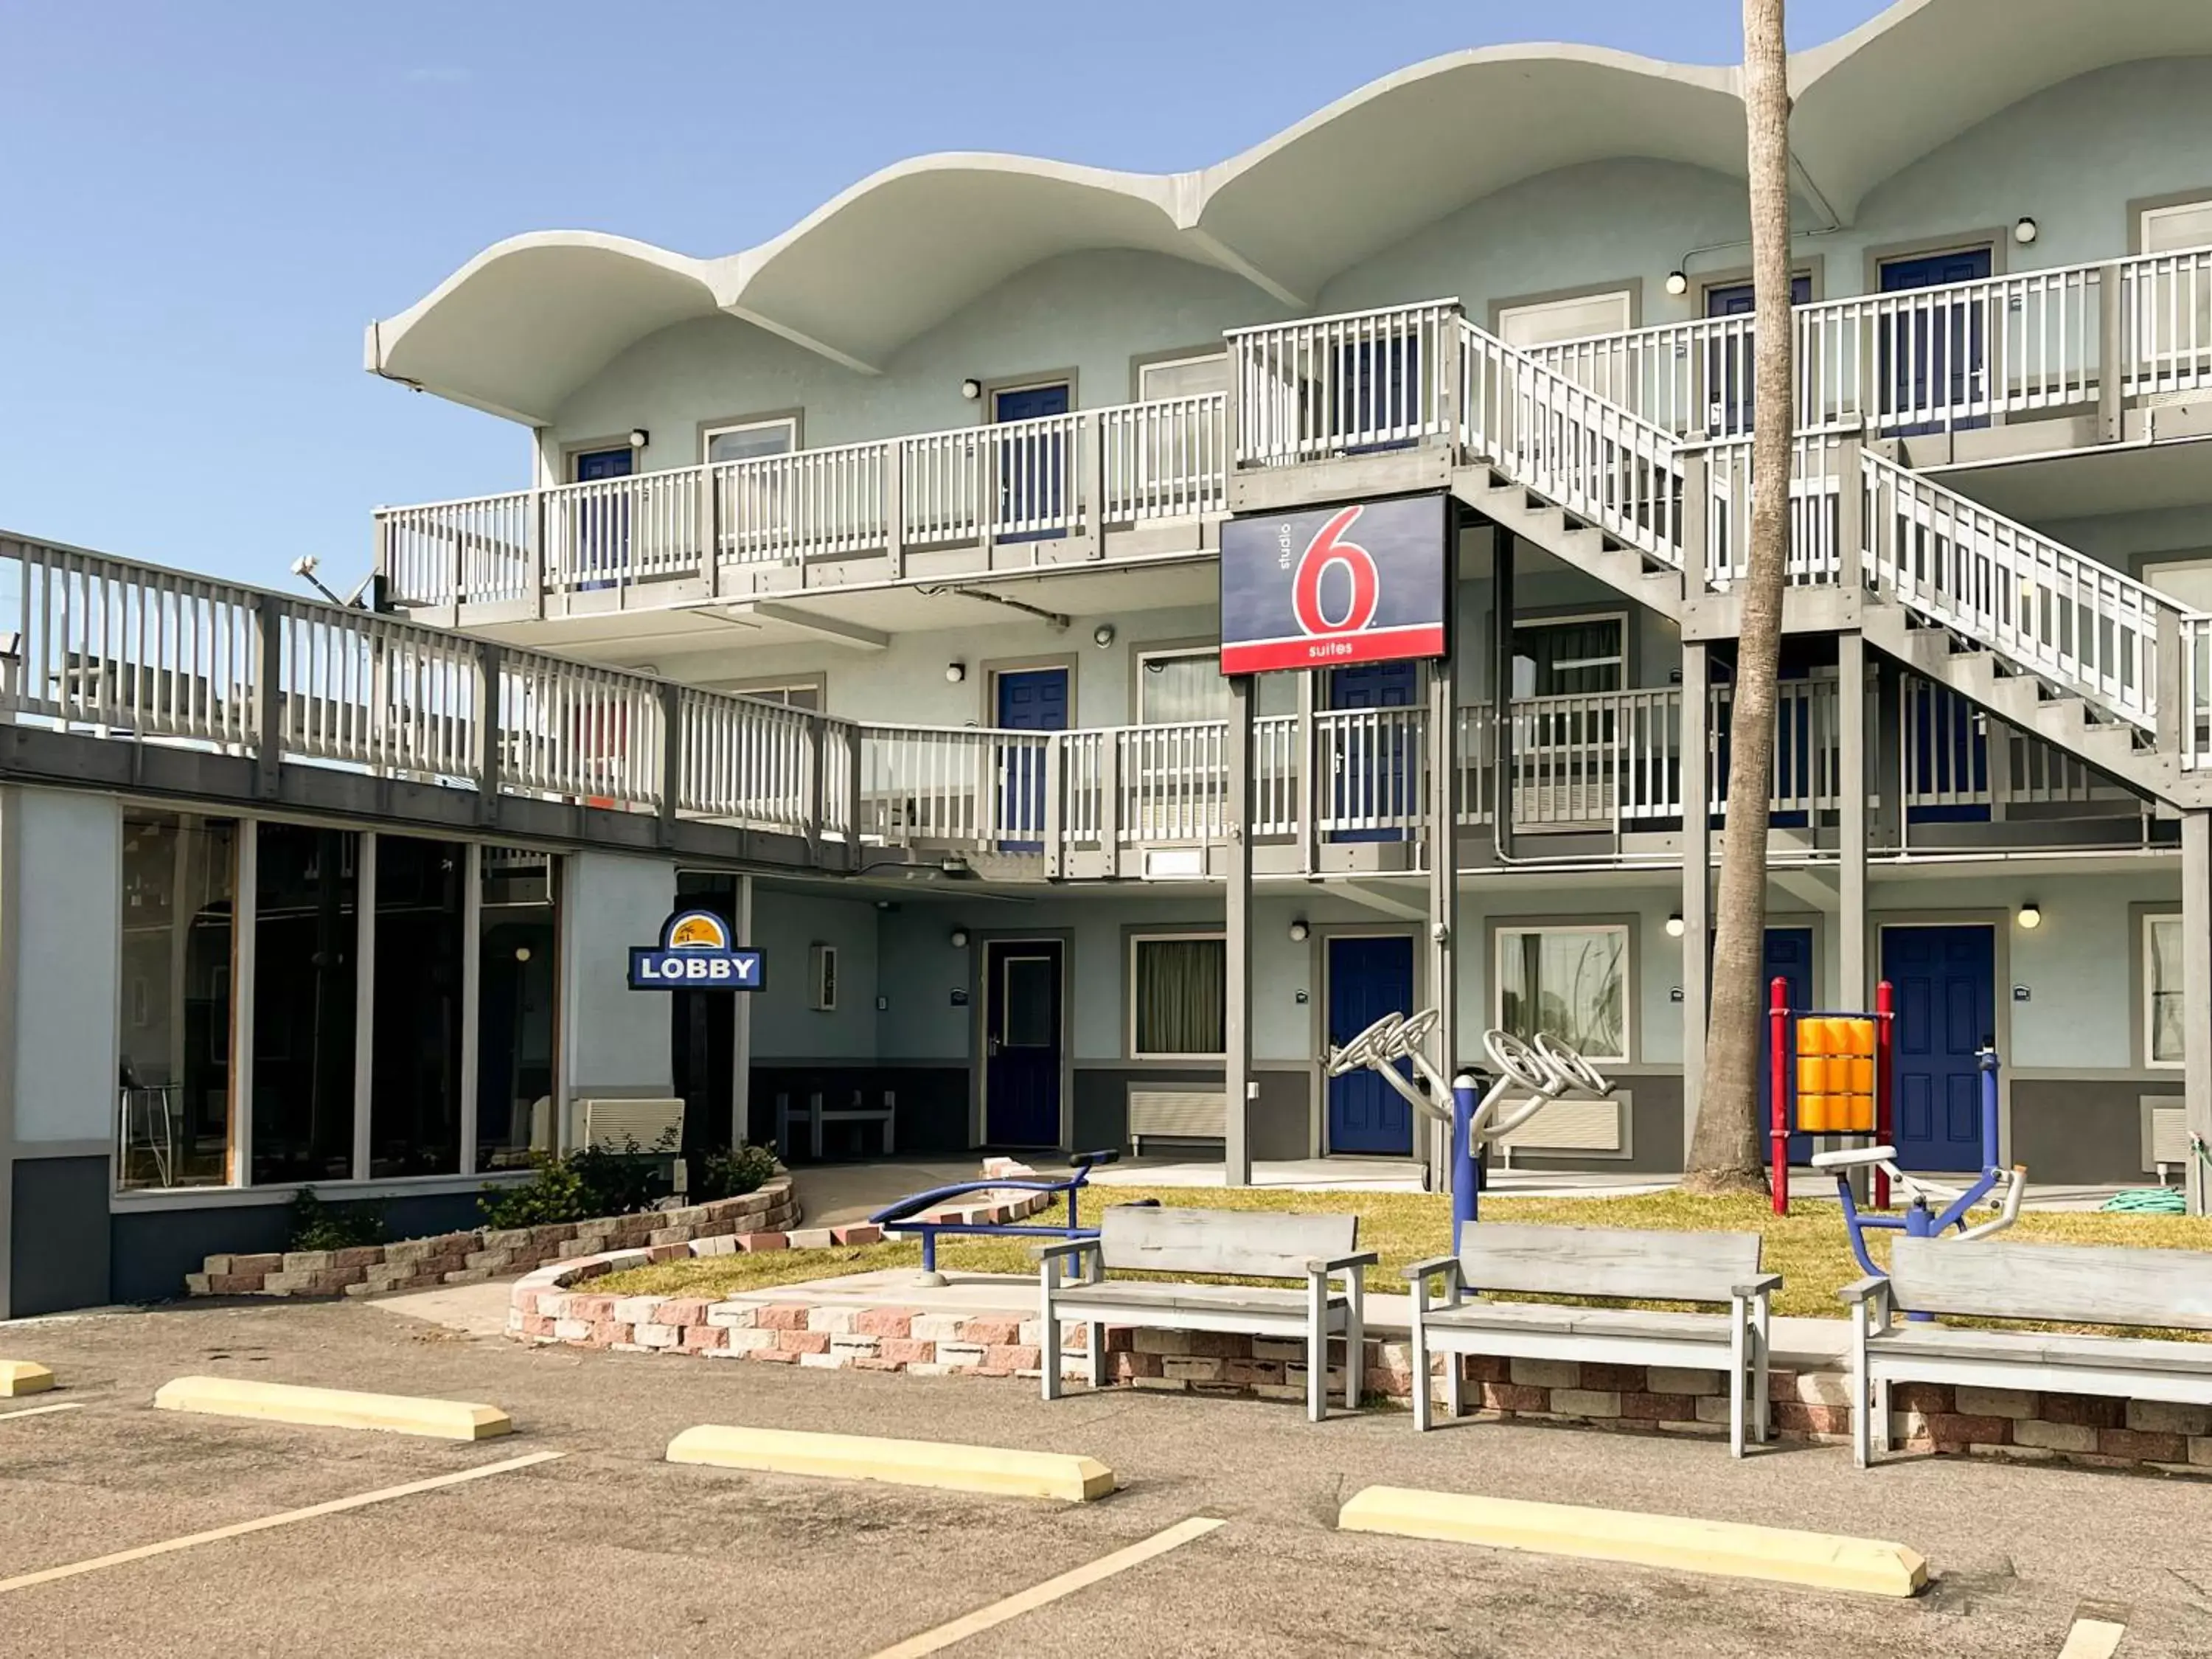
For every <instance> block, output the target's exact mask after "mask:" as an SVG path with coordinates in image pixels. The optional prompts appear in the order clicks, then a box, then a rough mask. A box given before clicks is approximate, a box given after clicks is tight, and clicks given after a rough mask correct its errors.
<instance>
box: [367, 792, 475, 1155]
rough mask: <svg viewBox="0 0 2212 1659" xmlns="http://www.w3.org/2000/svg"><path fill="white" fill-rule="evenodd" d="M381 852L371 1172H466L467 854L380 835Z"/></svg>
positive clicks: (457, 846)
mask: <svg viewBox="0 0 2212 1659" xmlns="http://www.w3.org/2000/svg"><path fill="white" fill-rule="evenodd" d="M375 849H376V850H375V856H376V902H375V917H376V957H375V961H376V969H375V976H376V984H375V999H374V1019H373V1021H372V1023H371V1024H370V1027H369V1047H370V1054H369V1073H368V1173H369V1175H370V1176H372V1177H374V1178H375V1179H378V1180H383V1179H386V1178H387V1177H389V1176H422V1175H458V1174H459V1173H460V1168H461V1023H462V1000H461V977H462V964H463V960H464V957H465V951H466V943H465V931H464V930H465V925H466V924H465V915H464V908H463V903H464V896H465V892H466V882H467V873H468V848H465V847H464V846H463V845H462V844H461V843H460V842H445V841H417V840H416V839H415V838H414V837H413V836H391V835H380V836H377V837H376V842H375Z"/></svg>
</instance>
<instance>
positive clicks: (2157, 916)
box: [2136, 910, 2188, 1072]
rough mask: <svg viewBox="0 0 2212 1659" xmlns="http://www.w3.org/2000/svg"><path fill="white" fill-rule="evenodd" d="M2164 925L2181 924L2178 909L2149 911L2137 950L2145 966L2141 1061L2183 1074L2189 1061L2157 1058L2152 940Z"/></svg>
mask: <svg viewBox="0 0 2212 1659" xmlns="http://www.w3.org/2000/svg"><path fill="white" fill-rule="evenodd" d="M2162 922H2171V923H2172V924H2173V926H2174V927H2177V928H2178V927H2180V926H2181V925H2182V921H2181V912H2180V911H2179V910H2148V911H2145V912H2144V913H2143V918H2142V938H2141V939H2138V940H2137V941H2136V951H2138V952H2139V953H2140V959H2141V961H2142V1010H2141V1011H2140V1012H2138V1014H2137V1015H2136V1019H2137V1022H2138V1028H2139V1029H2140V1030H2142V1059H2143V1065H2144V1066H2145V1067H2146V1068H2148V1069H2149V1070H2153V1071H2160V1072H2178V1071H2180V1070H2181V1069H2182V1068H2183V1067H2184V1066H2185V1065H2187V1063H2188V1061H2187V1060H2186V1059H2185V1058H2176V1059H2173V1060H2160V1058H2159V1057H2158V1047H2157V1042H2156V1037H2157V1033H2158V1017H2157V1015H2158V981H2157V980H2156V978H2154V972H2153V970H2154V969H2155V967H2156V965H2157V958H2156V957H2155V956H2154V954H2153V952H2152V950H2151V937H2152V935H2153V933H2154V932H2155V931H2156V930H2157V928H2158V927H2159V925H2160V923H2162Z"/></svg>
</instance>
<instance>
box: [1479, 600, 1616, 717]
mask: <svg viewBox="0 0 2212 1659" xmlns="http://www.w3.org/2000/svg"><path fill="white" fill-rule="evenodd" d="M1603 622H1609V623H1612V624H1613V626H1614V627H1616V628H1618V629H1620V655H1619V656H1618V657H1584V658H1578V659H1576V660H1574V661H1572V662H1567V663H1553V665H1552V666H1553V667H1554V668H1594V667H1595V666H1596V665H1598V664H1600V663H1603V662H1617V663H1619V664H1620V685H1619V686H1617V687H1616V688H1615V689H1614V690H1613V691H1589V692H1574V691H1553V692H1548V693H1547V692H1534V693H1531V695H1532V696H1599V697H1601V696H1613V695H1615V694H1616V693H1617V692H1620V691H1626V690H1628V689H1629V685H1628V613H1627V612H1626V611H1581V612H1577V614H1576V615H1574V616H1571V617H1515V618H1514V619H1513V626H1512V628H1511V629H1510V630H1509V631H1508V633H1507V635H1506V647H1505V648H1506V650H1507V651H1508V652H1509V653H1510V651H1511V650H1512V648H1513V644H1512V635H1515V634H1522V633H1528V632H1531V631H1533V630H1534V629H1539V628H1583V627H1587V626H1588V625H1589V623H1603ZM1516 701H1517V699H1516Z"/></svg>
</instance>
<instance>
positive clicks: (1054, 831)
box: [1044, 732, 1067, 881]
mask: <svg viewBox="0 0 2212 1659" xmlns="http://www.w3.org/2000/svg"><path fill="white" fill-rule="evenodd" d="M1066 787H1067V734H1066V732H1054V733H1053V734H1052V735H1051V736H1050V737H1048V738H1046V739H1045V740H1044V873H1045V878H1046V879H1048V880H1050V881H1058V880H1059V879H1060V878H1061V877H1062V876H1064V875H1065V874H1066V873H1067V811H1066V806H1067V801H1066Z"/></svg>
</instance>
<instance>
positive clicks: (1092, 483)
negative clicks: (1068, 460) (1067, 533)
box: [1075, 409, 1144, 559]
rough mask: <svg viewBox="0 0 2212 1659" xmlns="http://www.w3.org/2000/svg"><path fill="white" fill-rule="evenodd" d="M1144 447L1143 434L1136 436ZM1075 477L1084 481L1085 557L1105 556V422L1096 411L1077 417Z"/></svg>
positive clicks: (1082, 503) (1081, 494)
mask: <svg viewBox="0 0 2212 1659" xmlns="http://www.w3.org/2000/svg"><path fill="white" fill-rule="evenodd" d="M1136 441H1138V442H1139V443H1141V442H1142V441H1144V439H1143V434H1142V432H1141V430H1140V431H1139V433H1138V434H1137V435H1136ZM1075 447H1076V476H1077V477H1078V478H1079V479H1080V480H1081V484H1082V488H1081V493H1080V495H1079V496H1078V498H1077V499H1078V505H1079V507H1080V510H1081V512H1082V513H1083V556H1084V557H1085V558H1086V559H1103V558H1104V557H1105V556H1106V422H1105V417H1104V416H1102V415H1100V414H1099V412H1098V411H1097V410H1095V409H1094V410H1086V411H1085V413H1084V414H1083V415H1081V416H1079V417H1078V424H1077V427H1076V443H1075Z"/></svg>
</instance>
